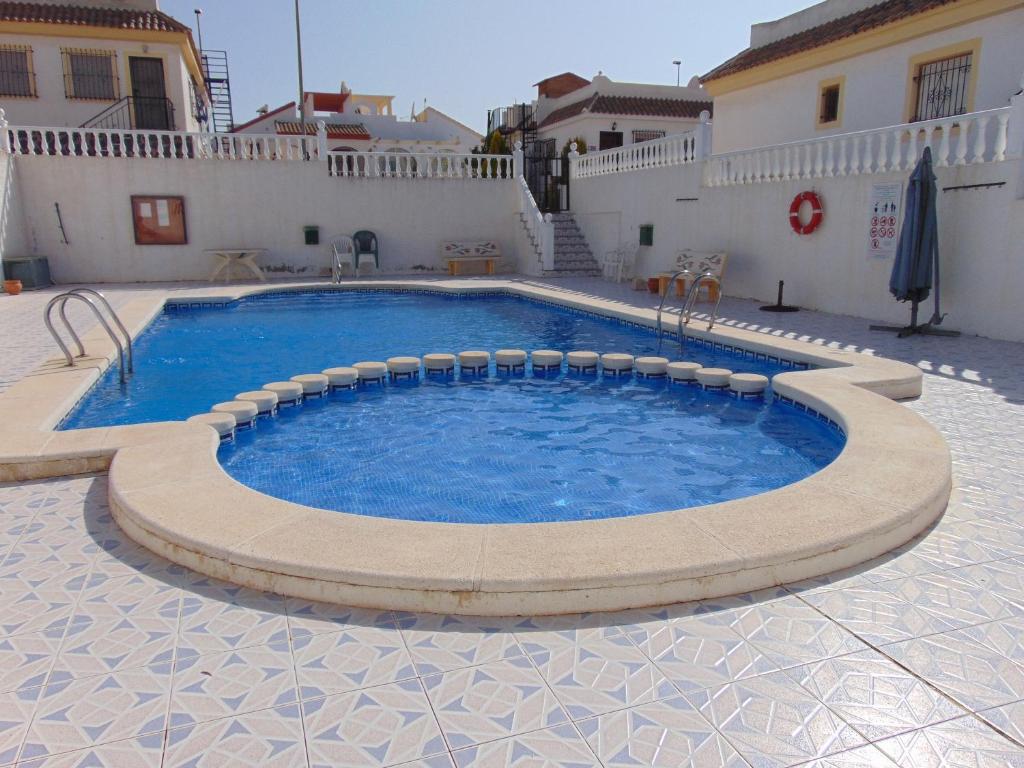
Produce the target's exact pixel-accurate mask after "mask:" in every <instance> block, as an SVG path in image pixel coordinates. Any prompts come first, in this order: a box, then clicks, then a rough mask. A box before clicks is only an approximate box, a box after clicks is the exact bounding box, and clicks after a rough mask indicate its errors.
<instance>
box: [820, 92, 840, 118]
mask: <svg viewBox="0 0 1024 768" xmlns="http://www.w3.org/2000/svg"><path fill="white" fill-rule="evenodd" d="M837 120H839V86H838V85H830V86H828V88H825V89H824V90H823V91H822V92H821V114H820V115H819V116H818V122H819V123H834V122H836V121H837Z"/></svg>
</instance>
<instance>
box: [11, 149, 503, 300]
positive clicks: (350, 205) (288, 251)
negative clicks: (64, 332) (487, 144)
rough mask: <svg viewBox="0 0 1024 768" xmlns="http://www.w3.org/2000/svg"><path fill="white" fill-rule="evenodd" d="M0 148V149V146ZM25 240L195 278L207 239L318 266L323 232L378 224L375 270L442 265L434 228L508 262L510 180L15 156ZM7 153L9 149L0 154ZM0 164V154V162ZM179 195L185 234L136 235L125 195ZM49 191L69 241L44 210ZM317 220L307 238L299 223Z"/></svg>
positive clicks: (304, 272) (64, 278) (81, 265)
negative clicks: (144, 238)
mask: <svg viewBox="0 0 1024 768" xmlns="http://www.w3.org/2000/svg"><path fill="white" fill-rule="evenodd" d="M5 159H6V158H5ZM13 161H14V165H15V166H16V181H17V184H16V194H17V196H18V198H19V199H20V201H21V205H22V210H23V212H24V217H23V218H24V233H23V234H24V241H23V242H24V243H25V246H26V247H25V248H24V250H26V251H28V252H30V253H32V254H40V255H45V256H47V257H49V261H50V270H51V272H52V273H53V278H54V280H55V281H56V282H59V283H69V282H143V281H156V280H202V279H206V278H207V277H208V276H209V274H210V272H211V270H212V267H213V261H212V259H211V257H210V256H209V255H207V254H204V253H203V250H204V249H207V248H231V247H235V248H237V247H260V248H266V249H268V253H267V254H266V255H265V256H264V257H261V258H259V259H257V261H258V262H259V263H260V264H261V265H262V266H263V267H264V268H266V269H267V270H268V273H269V274H270V275H271V276H275V275H276V276H288V275H299V276H308V277H314V276H318V275H323V274H329V269H330V259H331V257H330V245H329V239H330V238H331V237H332V236H333V235H336V234H351V233H352V232H354V231H356V230H359V229H369V230H373V231H374V232H376V233H377V236H378V238H379V240H380V248H381V271H382V272H407V271H410V270H413V269H414V268H416V267H419V266H426V267H428V268H430V269H433V270H442V269H443V267H444V265H443V263H442V261H441V257H440V252H439V248H440V243H441V241H442V240H484V239H496V240H497V241H498V242H499V243H500V244H501V247H502V252H503V253H504V254H505V256H506V259H505V262H504V265H503V266H505V268H506V269H508V270H513V271H514V270H515V269H516V267H517V263H516V251H515V245H514V243H515V235H516V233H515V229H514V228H515V226H520V225H519V219H518V217H517V214H516V211H517V205H518V198H517V197H516V190H515V186H514V183H513V180H511V179H508V180H504V179H501V180H476V179H465V180H460V179H449V180H430V179H343V178H332V177H330V176H328V175H327V168H326V166H325V165H324V164H322V163H302V162H261V161H252V162H250V161H218V160H160V159H145V160H143V159H132V160H125V159H119V158H115V159H105V158H83V157H76V158H61V157H48V156H19V157H15V158H13ZM8 162H9V160H8ZM2 169H3V166H2V165H0V173H2ZM133 194H141V195H184V197H185V217H186V226H187V230H188V240H189V243H188V245H183V246H176V245H162V246H161V245H142V246H140V245H135V238H134V230H133V227H132V217H131V205H130V197H131V195H133ZM54 202H59V203H60V209H61V214H62V216H63V220H64V227H65V229H66V231H67V236H68V240H69V241H70V244H67V245H65V244H64V243H63V242H62V241H61V237H60V231H59V229H58V227H57V220H56V217H55V214H54V207H53V204H54ZM309 224H315V225H319V227H320V238H321V244H320V245H319V246H307V245H305V244H304V241H303V230H302V228H303V226H305V225H309Z"/></svg>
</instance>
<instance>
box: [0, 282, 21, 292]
mask: <svg viewBox="0 0 1024 768" xmlns="http://www.w3.org/2000/svg"><path fill="white" fill-rule="evenodd" d="M4 291H5V292H6V293H9V294H11V296H17V295H18V294H19V293H21V280H4Z"/></svg>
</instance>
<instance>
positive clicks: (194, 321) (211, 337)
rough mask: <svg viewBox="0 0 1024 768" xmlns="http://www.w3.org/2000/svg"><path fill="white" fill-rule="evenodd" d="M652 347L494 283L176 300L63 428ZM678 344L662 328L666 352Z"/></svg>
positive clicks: (701, 358)
mask: <svg viewBox="0 0 1024 768" xmlns="http://www.w3.org/2000/svg"><path fill="white" fill-rule="evenodd" d="M657 346H658V342H657V336H656V334H655V333H654V332H653V330H652V329H651V328H649V327H643V326H640V325H638V324H636V323H627V322H624V321H621V320H617V319H615V318H610V317H607V316H601V315H598V314H596V313H594V312H592V311H591V312H586V311H581V310H578V309H572V308H568V307H562V306H557V305H555V304H551V303H542V302H540V301H536V300H532V299H529V298H525V297H520V296H514V295H509V294H508V293H498V292H491V293H489V294H485V293H472V294H460V293H453V292H444V291H429V292H427V291H419V292H396V291H388V290H383V289H382V290H372V291H371V290H359V291H351V290H350V291H343V292H342V291H327V292H324V291H320V292H317V293H311V292H298V291H279V292H273V293H266V294H257V295H253V296H247V297H245V298H242V299H240V300H237V301H230V302H219V303H211V302H206V303H205V304H199V305H198V306H190V305H189V304H187V303H181V304H173V303H172V304H168V306H167V307H166V308H165V310H164V312H163V313H161V314H160V315H158V316H157V317H156V318H155V319H154V321H153V323H152V324H151V325H150V326H149V327H148V328H147V329H146V330H145V332H143V333H142V334H141V335H140V336H139V337H138V339H137V340H136V342H135V345H134V354H135V374H134V375H133V376H132V377H130V378H129V380H128V382H127V383H126V384H121V383H120V382H119V380H118V376H117V371H116V370H114V369H113V368H111V369H110V370H108V371H107V372H106V373H105V374H104V375H103V377H102V378H101V379H100V380H99V381H98V382H97V383H96V385H95V386H94V387H93V389H92V390H91V391H90V392H89V393H88V394H87V395H86V396H85V397H84V398H83V399H82V400H81V401H80V402H79V403H78V404H77V406H76V407H75V408H74V410H73V411H72V412H71V413H70V414H68V416H67V418H66V419H65V420H64V421H63V423H62V424H61V425H60V428H61V429H81V428H84V427H101V426H111V425H121V424H135V423H142V422H154V421H163V420H180V419H186V418H188V417H189V416H193V415H195V414H197V413H202V412H204V411H207V410H209V408H210V406H211V405H213V404H214V403H218V402H223V401H225V400H231V399H232V398H233V397H234V396H235V394H237V393H238V392H242V391H245V390H253V389H259V388H260V387H261V386H262V385H263V384H265V383H266V382H269V381H276V380H280V379H282V378H284V379H287V378H288V377H289V376H293V375H295V374H296V373H302V372H315V371H321V370H323V369H325V368H328V367H331V366H336V365H342V364H344V365H348V364H351V363H353V362H355V361H357V360H384V359H386V358H388V357H391V356H394V355H415V356H422V355H423V354H426V353H430V352H458V351H460V350H464V349H488V350H495V349H502V348H513V349H558V350H565V351H569V350H573V349H592V350H595V351H597V352H626V353H629V354H633V355H651V354H654V353H655V351H656V350H657ZM678 352H679V344H678V340H677V339H675V338H673V337H671V336H666V337H665V339H664V344H663V354H667V355H668V356H670V357H671V358H673V359H674V358H676V357H678ZM685 356H686V359H688V360H694V361H696V362H699V363H701V364H702V365H704V366H705V367H712V366H714V367H724V368H729V369H732V370H735V371H743V372H751V373H762V374H764V375H766V376H769V377H770V376H772V375H774V374H776V373H779V372H780V371H782V370H786V368H787V367H789V368H792V364H789V365H788V366H787V364H785V363H782V362H780V361H779V360H778V359H776V360H768V359H767V358H768V356H767V355H765V354H761V355H755V354H748V355H743V354H737V353H736V352H733V351H729V350H725V349H722V348H721V347H719V348H717V349H716V348H715V347H714V346H713V345H705V344H702V343H700V342H699V341H696V340H695V341H692V342H688V344H687V347H686V353H685Z"/></svg>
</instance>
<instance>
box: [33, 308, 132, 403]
mask: <svg viewBox="0 0 1024 768" xmlns="http://www.w3.org/2000/svg"><path fill="white" fill-rule="evenodd" d="M93 296H95V297H96V298H97V299H99V301H100V303H101V304H102V305H103V308H104V309H106V310H107V312H108V313H109V314H110V317H111V319H112V320H113V321H114V324H115V325H116V326H117V329H118V330H119V331H120V332H121V334H122V335H123V336H124V344H122V343H121V339H120V338H119V337H118V335H117V334H116V333H115V332H114V329H113V328H112V327H111V326H110V323H108V322H107V318H105V317H104V316H103V312H102V310H101V309H100V307H99V306H97V304H96V302H95V301H93V299H92V298H91V297H93ZM71 299H77V300H79V301H81V302H83V303H85V305H86V306H88V307H89V309H90V310H92V313H93V315H95V316H96V319H97V320H98V321H99V323H100V325H101V326H103V329H104V330H105V331H106V332H107V335H108V336H109V337H110V340H111V341H113V342H114V346H116V347H117V363H118V369H119V372H120V378H121V383H122V384H123V383H124V382H125V350H126V349H127V353H128V354H127V358H128V372H129V373H134V372H135V355H134V353H133V351H132V337H131V334H130V333H128V329H127V328H125V326H124V323H122V322H121V318H120V317H119V316H118V314H117V312H115V311H114V308H113V307H112V306H110V302H109V301H107V297H106V296H104V295H103V294H102V293H100V292H99V291H95V290H93V289H92V288H72V289H71V290H69V291H65V292H64V293H61V294H58V295H57V296H54V297H53V298H52V299H50V301H49V302H47V304H46V308H45V309H44V310H43V322H44V324H45V325H46V329H47V330H48V331H49V332H50V335H51V336H52V337H53V340H54V341H56V342H57V346H58V347H60V350H61V352H63V353H64V358H65V359H66V360H67V364H68V366H69V367H74V365H75V360H74V358H75V357H85V347H84V346H83V345H82V340H81V339H80V338H79V336H78V334H77V333H75V329H74V327H73V326H72V325H71V320H70V319H69V318H68V315H67V303H68V301H70V300H71ZM54 307H58V308H59V313H58V314H59V316H60V319H61V321H62V322H63V323H64V327H65V328H66V329H67V332H68V334H69V335H70V336H71V339H72V341H74V343H75V346H76V347H77V348H78V354H77V355H75V356H72V354H71V350H70V349H68V345H67V344H65V343H64V339H62V338H61V335H60V334H59V333H58V332H57V329H56V328H54V326H53V308H54Z"/></svg>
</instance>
